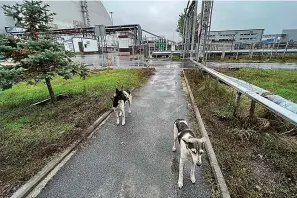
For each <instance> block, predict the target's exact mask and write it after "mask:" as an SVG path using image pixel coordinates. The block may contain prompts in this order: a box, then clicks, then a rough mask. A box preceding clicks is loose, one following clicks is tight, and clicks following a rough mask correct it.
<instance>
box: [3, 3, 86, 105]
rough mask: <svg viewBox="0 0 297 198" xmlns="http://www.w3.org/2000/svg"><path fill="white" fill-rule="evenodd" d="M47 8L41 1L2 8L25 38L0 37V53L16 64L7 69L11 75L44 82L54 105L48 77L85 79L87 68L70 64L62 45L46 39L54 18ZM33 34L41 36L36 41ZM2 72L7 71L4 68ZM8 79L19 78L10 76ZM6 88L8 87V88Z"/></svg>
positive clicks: (53, 95) (52, 39) (69, 55)
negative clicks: (23, 32) (20, 75)
mask: <svg viewBox="0 0 297 198" xmlns="http://www.w3.org/2000/svg"><path fill="white" fill-rule="evenodd" d="M48 7H49V5H47V4H45V5H44V4H43V3H42V1H33V0H32V1H25V2H24V3H23V4H15V5H13V6H8V5H4V6H3V9H4V11H5V14H6V15H7V16H11V17H13V18H14V19H15V20H16V23H17V24H18V25H22V27H23V28H25V29H26V32H27V33H28V37H26V36H24V37H23V38H21V39H19V40H14V38H13V37H11V36H1V37H0V44H1V43H3V44H4V45H3V47H0V53H3V54H4V55H5V56H6V57H10V58H13V59H14V60H15V61H16V62H17V64H16V66H15V68H14V69H15V70H11V69H10V70H11V72H14V73H15V74H16V75H17V74H19V73H20V72H23V74H24V75H23V77H24V78H25V79H27V80H28V81H29V82H40V81H44V82H45V83H46V85H47V88H48V91H49V95H50V98H51V101H52V102H53V103H54V102H55V101H56V97H55V94H54V90H53V88H52V84H51V80H52V78H53V77H54V76H56V75H60V76H63V77H64V79H70V78H72V77H73V75H75V74H79V75H80V76H81V77H82V78H85V76H86V74H87V69H86V66H85V65H81V64H77V63H75V62H74V61H72V60H71V57H72V56H73V54H70V53H67V52H66V51H65V49H64V46H62V45H60V44H59V43H58V42H57V41H56V40H55V38H53V37H51V36H49V35H50V34H46V33H47V31H48V30H49V29H50V26H49V23H50V22H52V21H53V16H54V15H55V14H54V13H50V12H49V9H48ZM36 33H41V36H39V38H37V34H36ZM19 68H21V69H19ZM2 69H5V70H7V68H5V67H2ZM0 71H1V70H0ZM10 74H11V73H10ZM5 76H9V75H5ZM3 78H4V75H3ZM10 78H12V79H17V80H18V79H19V78H16V76H14V75H12V74H11V75H10ZM3 81H4V80H3ZM11 84H13V82H12V83H11ZM6 87H7V88H10V87H11V86H6Z"/></svg>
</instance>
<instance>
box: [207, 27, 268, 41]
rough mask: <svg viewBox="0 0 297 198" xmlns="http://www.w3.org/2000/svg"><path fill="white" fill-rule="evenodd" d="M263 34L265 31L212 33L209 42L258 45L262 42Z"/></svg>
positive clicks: (248, 30) (223, 31)
mask: <svg viewBox="0 0 297 198" xmlns="http://www.w3.org/2000/svg"><path fill="white" fill-rule="evenodd" d="M263 32H264V29H247V30H221V31H210V34H209V40H210V41H211V42H212V43H214V42H219V43H228V42H229V43H232V42H242V43H256V42H261V40H262V36H263Z"/></svg>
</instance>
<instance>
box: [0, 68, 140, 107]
mask: <svg viewBox="0 0 297 198" xmlns="http://www.w3.org/2000/svg"><path fill="white" fill-rule="evenodd" d="M135 74H137V71H135V70H131V71H128V70H118V71H115V70H105V71H100V72H99V73H98V74H91V75H90V76H89V77H87V78H86V80H81V79H79V77H77V76H76V77H74V78H73V79H72V80H64V79H63V78H61V77H57V78H55V79H54V80H53V81H52V85H53V89H54V91H55V94H60V93H63V94H70V95H73V94H80V93H83V92H84V91H87V92H88V93H90V92H92V90H93V89H98V86H99V87H100V88H101V89H102V88H104V89H105V90H108V89H110V88H114V87H115V86H116V85H120V84H122V83H125V85H126V86H128V87H130V86H132V85H135V84H137V82H138V80H139V79H137V78H135V77H134V76H135ZM120 77H122V78H120ZM127 79H131V81H129V82H126V81H127ZM48 97H49V96H48V91H47V89H46V86H45V84H43V83H39V84H37V85H29V84H27V83H25V82H24V83H20V84H18V85H16V86H14V87H13V89H8V90H5V91H1V92H0V109H2V108H7V107H16V106H18V105H22V104H25V103H27V104H29V103H32V102H34V101H39V100H42V99H46V98H48Z"/></svg>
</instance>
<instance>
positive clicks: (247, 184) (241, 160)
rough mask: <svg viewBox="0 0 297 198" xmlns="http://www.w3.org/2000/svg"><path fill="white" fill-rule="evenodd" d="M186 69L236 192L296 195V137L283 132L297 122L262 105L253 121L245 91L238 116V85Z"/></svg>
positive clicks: (232, 191)
mask: <svg viewBox="0 0 297 198" xmlns="http://www.w3.org/2000/svg"><path fill="white" fill-rule="evenodd" d="M185 73H186V76H187V78H188V80H189V83H190V86H191V89H192V91H193V95H194V97H195V100H196V104H197V106H198V108H199V110H200V113H201V116H202V118H203V121H204V122H205V125H206V129H207V131H208V133H209V136H210V140H211V142H212V144H213V148H214V150H215V153H216V156H217V159H218V162H219V164H220V167H221V169H222V172H223V175H224V177H225V180H226V183H227V186H228V188H229V191H230V194H231V197H236V198H238V197H253V198H254V197H279V198H281V197H297V185H296V182H295V180H296V177H297V167H295V162H296V160H297V155H296V152H297V147H296V146H297V141H296V138H295V137H294V136H284V135H281V134H282V133H284V132H286V131H288V130H290V129H293V126H292V125H290V124H289V123H287V122H285V121H284V120H282V119H280V118H278V117H276V116H274V115H272V114H271V113H269V112H268V111H267V110H265V109H264V108H263V107H261V106H260V105H256V111H255V115H256V119H254V122H250V121H249V119H247V116H248V112H249V106H250V101H249V100H248V98H246V97H242V98H241V103H240V108H239V110H238V113H237V116H236V117H234V116H233V110H234V102H235V95H236V92H235V91H234V90H233V89H231V88H230V87H228V86H226V85H223V84H220V83H218V82H217V81H216V80H214V79H212V78H211V77H209V76H207V75H206V74H202V73H200V72H196V71H194V70H186V71H185ZM267 123H269V124H267ZM292 131H294V130H292ZM292 131H291V132H290V133H287V134H290V135H291V134H294V133H292Z"/></svg>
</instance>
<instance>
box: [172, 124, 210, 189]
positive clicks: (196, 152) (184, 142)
mask: <svg viewBox="0 0 297 198" xmlns="http://www.w3.org/2000/svg"><path fill="white" fill-rule="evenodd" d="M173 132H174V141H173V147H172V151H173V152H174V151H176V147H175V142H176V139H178V142H179V143H180V160H179V177H178V187H179V188H182V187H183V168H184V163H185V162H186V161H187V160H188V159H189V158H190V159H191V161H192V167H191V181H192V183H195V182H196V179H195V166H196V165H198V166H200V165H201V163H202V161H201V157H202V153H203V152H204V151H203V150H204V145H205V139H204V138H201V139H198V138H196V137H195V135H194V133H193V131H192V130H191V129H190V128H189V126H188V124H187V122H186V121H185V120H184V119H177V120H175V122H174V124H173Z"/></svg>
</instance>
